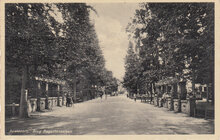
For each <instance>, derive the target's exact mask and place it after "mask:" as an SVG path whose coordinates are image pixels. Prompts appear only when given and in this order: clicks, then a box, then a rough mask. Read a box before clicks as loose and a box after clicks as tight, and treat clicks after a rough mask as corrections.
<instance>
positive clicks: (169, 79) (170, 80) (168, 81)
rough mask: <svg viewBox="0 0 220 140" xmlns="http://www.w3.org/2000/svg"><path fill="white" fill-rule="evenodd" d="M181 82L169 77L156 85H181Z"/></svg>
mask: <svg viewBox="0 0 220 140" xmlns="http://www.w3.org/2000/svg"><path fill="white" fill-rule="evenodd" d="M179 82H181V81H180V80H178V79H177V78H175V77H168V78H165V79H162V80H160V81H158V82H157V83H156V86H162V85H169V84H175V83H179Z"/></svg>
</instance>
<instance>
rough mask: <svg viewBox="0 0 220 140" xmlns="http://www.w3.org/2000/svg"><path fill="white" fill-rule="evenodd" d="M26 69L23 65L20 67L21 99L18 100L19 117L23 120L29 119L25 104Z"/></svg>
mask: <svg viewBox="0 0 220 140" xmlns="http://www.w3.org/2000/svg"><path fill="white" fill-rule="evenodd" d="M27 69H28V66H27V65H24V66H23V67H22V85H21V98H20V107H19V117H20V118H25V117H29V113H28V104H27V96H28V95H27V91H25V89H26V83H27Z"/></svg>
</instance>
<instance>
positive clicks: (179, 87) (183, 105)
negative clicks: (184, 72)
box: [153, 82, 196, 116]
mask: <svg viewBox="0 0 220 140" xmlns="http://www.w3.org/2000/svg"><path fill="white" fill-rule="evenodd" d="M169 87H170V91H169ZM161 88H162V89H161ZM168 93H170V95H169V94H168ZM161 95H163V96H161ZM153 103H154V105H155V106H158V107H165V108H168V110H170V111H171V110H173V111H175V112H183V113H186V114H188V115H189V116H193V115H194V109H195V106H196V103H195V98H186V82H179V83H178V84H177V83H175V84H172V85H171V86H168V85H162V86H157V94H155V96H154V102H153Z"/></svg>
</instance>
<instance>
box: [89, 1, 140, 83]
mask: <svg viewBox="0 0 220 140" xmlns="http://www.w3.org/2000/svg"><path fill="white" fill-rule="evenodd" d="M89 5H91V6H93V7H94V8H95V9H96V11H97V13H98V15H96V14H95V12H91V13H90V16H91V20H92V22H93V23H94V25H95V29H96V33H97V35H98V39H99V45H100V47H101V49H102V52H103V55H104V58H105V60H106V68H107V69H108V70H111V71H112V72H113V75H114V76H115V77H116V78H118V79H120V80H122V79H123V76H124V73H125V68H124V58H125V56H126V53H127V48H128V42H129V40H128V35H127V33H126V31H125V28H126V26H127V25H128V23H129V22H130V21H131V18H132V17H134V13H135V9H137V8H138V3H89Z"/></svg>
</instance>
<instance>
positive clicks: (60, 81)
mask: <svg viewBox="0 0 220 140" xmlns="http://www.w3.org/2000/svg"><path fill="white" fill-rule="evenodd" d="M35 80H37V81H44V82H48V83H55V84H60V85H61V84H62V85H64V84H65V83H66V82H65V81H64V80H60V79H57V78H53V77H52V78H45V77H37V76H36V77H35Z"/></svg>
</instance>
